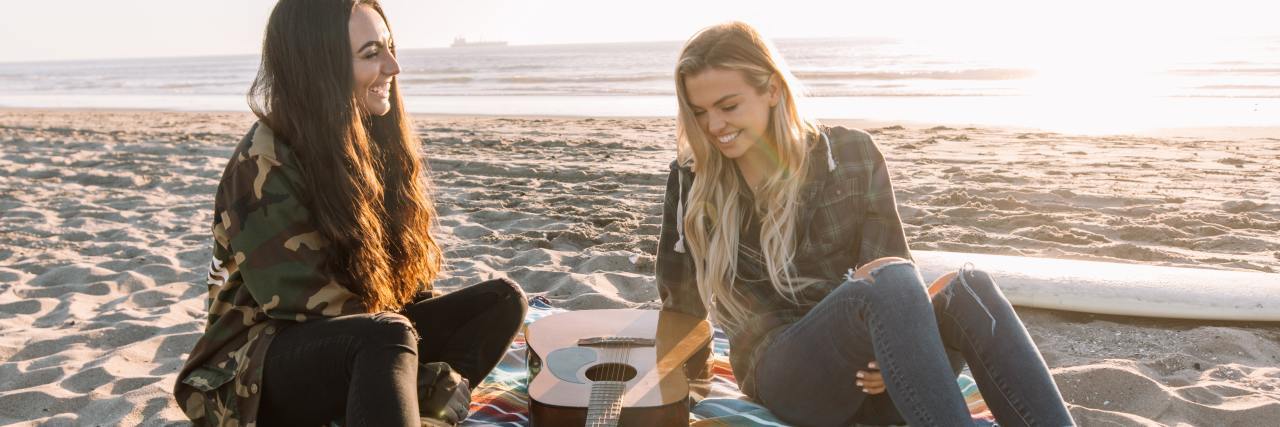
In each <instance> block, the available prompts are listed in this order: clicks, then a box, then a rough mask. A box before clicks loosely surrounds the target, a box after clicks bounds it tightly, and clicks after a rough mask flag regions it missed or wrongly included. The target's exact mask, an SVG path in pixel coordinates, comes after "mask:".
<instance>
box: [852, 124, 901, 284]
mask: <svg viewBox="0 0 1280 427" xmlns="http://www.w3.org/2000/svg"><path fill="white" fill-rule="evenodd" d="M859 133H860V134H861V132H859ZM862 135H865V136H864V138H865V143H864V144H863V145H862V146H863V155H864V156H865V157H864V158H865V159H867V160H868V161H869V162H870V163H872V164H873V167H871V168H870V170H869V173H868V175H867V180H866V182H867V188H866V192H865V193H863V194H864V197H865V200H864V201H863V203H864V204H865V206H866V207H867V210H866V214H865V215H864V217H863V222H862V241H861V243H860V244H859V245H860V246H859V248H858V265H863V264H866V263H868V262H871V261H874V260H876V259H878V258H884V257H899V258H905V259H911V251H910V249H908V248H907V236H906V234H905V233H904V232H903V231H902V219H901V218H900V217H899V216H898V201H897V200H896V199H895V198H894V195H893V183H892V182H891V181H890V179H889V168H888V167H887V166H886V165H885V160H884V155H883V154H882V153H881V152H880V148H879V147H877V146H876V143H875V142H874V141H872V140H871V137H870V136H869V135H866V134H862Z"/></svg>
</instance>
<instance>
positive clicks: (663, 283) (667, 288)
mask: <svg viewBox="0 0 1280 427" xmlns="http://www.w3.org/2000/svg"><path fill="white" fill-rule="evenodd" d="M680 190H681V182H680V168H679V166H678V165H677V164H676V162H671V174H670V175H668V176H667V194H666V197H665V198H663V203H662V232H661V234H660V235H659V238H658V261H657V269H658V271H657V273H658V274H657V281H658V297H659V298H661V299H662V309H663V310H671V311H677V312H680V313H685V314H688V315H692V316H694V317H697V318H700V319H705V318H706V317H707V310H706V308H705V307H704V306H703V305H702V296H701V295H702V294H701V293H699V292H698V284H697V282H696V281H695V275H694V271H693V257H691V256H689V252H688V249H687V246H686V247H683V248H680V252H677V251H676V244H677V242H680V244H681V245H682V246H683V245H684V243H683V242H682V240H683V239H682V237H683V236H680V233H679V227H677V225H676V221H677V217H679V216H680V215H678V214H677V212H678V210H679V209H680V207H681V206H680V205H681V194H680V193H681V191H680Z"/></svg>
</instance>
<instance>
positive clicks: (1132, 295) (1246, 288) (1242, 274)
mask: <svg viewBox="0 0 1280 427" xmlns="http://www.w3.org/2000/svg"><path fill="white" fill-rule="evenodd" d="M911 254H912V256H913V257H914V258H915V261H916V264H917V265H918V266H919V268H920V272H921V274H922V275H924V279H925V280H926V281H932V280H933V279H934V278H937V277H938V276H941V275H943V274H945V273H947V272H951V271H955V270H957V269H959V268H960V267H961V266H963V265H964V264H965V263H972V264H973V266H974V267H975V268H977V269H980V270H984V271H986V272H988V273H990V274H991V276H992V277H993V278H994V279H995V281H996V284H997V285H999V286H1000V290H1001V291H1003V292H1004V294H1005V296H1006V297H1008V298H1009V302H1011V303H1013V304H1014V305H1016V306H1024V307H1037V308H1047V309H1054V310H1067V311H1078V312H1086V313H1099V314H1116V315H1124V316H1142V317H1163V318H1173V319H1201V320H1236V321H1280V274H1275V273H1262V272H1247V271H1224V270H1209V269H1202V268H1181V267H1161V266H1151V265H1141V264H1121V263H1114V262H1097V261H1076V260H1062V259H1049V258H1031V257H1021V256H1003V255H982V254H966V253H958V252H936V251H911Z"/></svg>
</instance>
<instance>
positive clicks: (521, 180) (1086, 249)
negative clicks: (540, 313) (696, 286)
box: [0, 110, 1280, 425]
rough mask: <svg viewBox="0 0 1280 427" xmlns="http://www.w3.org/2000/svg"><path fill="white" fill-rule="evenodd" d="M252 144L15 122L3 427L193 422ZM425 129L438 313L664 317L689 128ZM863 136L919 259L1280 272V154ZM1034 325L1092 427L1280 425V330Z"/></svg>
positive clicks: (1193, 144) (216, 129)
mask: <svg viewBox="0 0 1280 427" xmlns="http://www.w3.org/2000/svg"><path fill="white" fill-rule="evenodd" d="M252 122H253V118H252V117H251V116H250V115H248V114H235V113H165V112H142V111H138V112H129V111H96V112H92V111H79V112H77V111H35V110H26V111H21V110H7V111H3V110H0V424H8V423H20V424H44V423H50V424H55V425H57V424H89V425H116V424H123V425H137V424H144V425H166V424H171V423H182V422H183V421H184V420H185V418H184V417H183V415H182V413H181V411H180V410H179V409H178V407H177V405H176V404H175V403H174V402H172V400H171V397H170V392H171V390H172V384H173V381H174V375H175V374H176V372H177V371H178V369H179V368H180V367H181V365H182V361H183V360H184V358H185V355H186V352H187V351H189V350H190V348H191V346H192V345H193V344H194V342H195V340H196V339H197V338H198V337H199V335H200V333H201V331H202V329H203V327H204V319H205V310H204V298H205V292H206V290H205V288H204V285H203V276H204V274H205V270H204V269H205V266H206V264H207V262H208V260H209V258H210V254H209V241H210V237H209V230H208V225H209V223H210V220H211V218H210V216H211V212H210V211H211V207H212V195H213V192H214V189H215V188H216V185H217V181H218V178H219V176H220V174H221V172H222V168H223V166H224V165H225V164H226V161H227V158H228V156H229V155H230V152H231V150H232V148H233V147H234V145H235V143H236V142H237V141H238V140H239V139H240V137H241V136H242V135H243V134H244V132H245V131H246V130H247V129H248V127H249V125H250V124H251V123H252ZM829 123H838V122H835V121H832V122H829ZM415 124H416V126H417V129H419V131H420V132H421V134H422V136H423V138H424V140H425V144H424V145H425V147H424V150H425V151H426V153H427V154H428V155H429V156H430V163H431V168H432V176H433V177H434V182H435V190H434V191H435V194H436V198H437V207H438V209H439V212H440V230H439V236H440V237H441V239H442V242H443V244H444V246H445V247H446V249H447V256H448V257H449V264H448V267H449V271H448V272H447V273H446V275H445V277H444V278H443V279H442V280H440V281H439V282H438V283H437V286H438V287H441V288H444V289H456V288H458V287H460V286H464V285H466V284H469V283H473V282H476V281H479V280H483V279H487V278H491V277H510V278H512V279H514V280H516V281H518V282H519V283H520V284H521V285H522V286H524V288H525V289H526V291H527V292H529V293H530V294H536V295H544V296H546V297H547V298H549V299H551V300H552V301H554V302H555V303H556V304H558V305H559V306H562V307H566V308H570V309H587V308H620V307H641V308H652V307H655V305H656V302H655V301H656V299H657V292H656V290H655V288H654V286H653V278H652V274H653V266H654V256H653V253H654V248H655V246H656V244H657V234H658V228H659V221H660V218H659V215H660V213H661V197H662V192H663V189H664V185H665V180H666V175H667V169H666V166H667V163H669V162H670V160H671V159H672V158H673V156H674V148H673V144H672V139H673V134H674V122H673V120H671V119H590V118H477V117H419V118H417V120H416V123H415ZM854 124H857V125H860V126H863V127H864V128H865V129H867V130H868V131H870V132H871V133H873V134H874V135H875V137H876V138H877V141H878V142H879V143H880V145H881V147H882V149H883V151H884V152H885V154H886V156H887V157H888V159H889V165H890V169H891V172H892V174H893V178H894V183H895V187H896V193H897V197H898V201H899V205H900V210H901V213H902V216H903V221H904V223H905V224H906V232H907V235H908V239H909V241H910V242H911V244H912V247H913V248H914V249H931V250H947V251H959V252H981V253H995V254H1007V255H1029V256H1044V257H1058V258H1074V259H1092V260H1106V261H1123V262H1140V263H1149V264H1159V265H1177V266H1196V267H1205V268H1219V269H1239V270H1253V271H1263V272H1276V271H1278V270H1280V186H1277V185H1276V183H1277V182H1280V132H1274V133H1268V132H1265V131H1263V132H1259V131H1256V130H1255V131H1251V132H1231V131H1227V130H1217V131H1205V130H1197V131H1196V132H1188V133H1186V135H1189V136H1179V134H1178V133H1177V132H1164V133H1162V134H1160V135H1157V136H1084V135H1067V134H1057V133H1047V132H1038V131H1034V130H1025V129H1012V128H996V127H981V128H973V127H964V126H951V127H946V126H932V125H920V124H915V123H905V122H904V123H902V124H895V123H880V124H867V123H854ZM1268 135H1270V136H1268ZM979 267H981V266H979ZM1018 312H1019V315H1020V316H1021V317H1022V318H1023V320H1024V321H1025V322H1026V323H1027V325H1028V329H1029V330H1030V332H1031V335H1032V337H1033V338H1034V339H1035V341H1036V342H1037V343H1038V344H1039V346H1040V349H1041V351H1042V353H1043V355H1044V357H1045V360H1046V361H1047V362H1048V364H1049V366H1050V368H1051V369H1052V372H1053V374H1054V377H1055V379H1056V381H1057V382H1058V385H1059V387H1060V388H1061V390H1062V393H1063V396H1064V398H1065V399H1066V401H1067V402H1068V403H1069V405H1070V408H1071V412H1072V414H1073V415H1074V416H1075V417H1076V418H1077V420H1078V421H1080V423H1081V424H1082V425H1160V424H1164V425H1265V424H1270V423H1274V421H1275V420H1276V419H1280V368H1278V367H1280V325H1277V324H1245V323H1229V322H1216V323H1215V322H1189V321H1169V320H1151V319H1139V318H1128V317H1112V316H1096V315H1089V314H1080V313H1066V312H1053V311H1045V310H1034V309H1022V308H1020V309H1019V310H1018Z"/></svg>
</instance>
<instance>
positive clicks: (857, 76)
mask: <svg viewBox="0 0 1280 427" xmlns="http://www.w3.org/2000/svg"><path fill="white" fill-rule="evenodd" d="M1035 74H1036V72H1035V70H1030V69H1023V68H979V69H971V70H949V71H940V70H929V71H926V70H918V71H796V72H795V75H796V77H799V78H800V79H802V80H805V79H812V80H1020V79H1026V78H1030V77H1033V76H1035Z"/></svg>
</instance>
